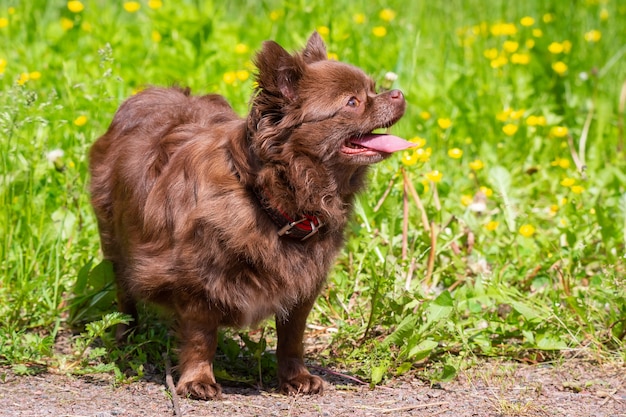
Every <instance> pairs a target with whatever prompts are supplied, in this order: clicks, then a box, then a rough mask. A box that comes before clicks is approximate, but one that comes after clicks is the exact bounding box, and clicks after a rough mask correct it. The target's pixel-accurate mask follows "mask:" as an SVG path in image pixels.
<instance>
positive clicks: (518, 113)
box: [511, 109, 526, 120]
mask: <svg viewBox="0 0 626 417" xmlns="http://www.w3.org/2000/svg"><path fill="white" fill-rule="evenodd" d="M524 113H526V109H519V110H512V111H511V119H513V120H519V119H521V118H522V117H523V116H524Z"/></svg>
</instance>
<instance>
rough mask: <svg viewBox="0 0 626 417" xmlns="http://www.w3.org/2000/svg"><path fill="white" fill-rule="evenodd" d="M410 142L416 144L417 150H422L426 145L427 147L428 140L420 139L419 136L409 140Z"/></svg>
mask: <svg viewBox="0 0 626 417" xmlns="http://www.w3.org/2000/svg"><path fill="white" fill-rule="evenodd" d="M409 142H412V143H414V144H415V147H416V148H421V147H423V146H424V145H426V139H424V138H420V137H419V136H415V137H413V138H411V139H409Z"/></svg>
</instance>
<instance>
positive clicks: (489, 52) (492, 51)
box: [483, 48, 499, 60]
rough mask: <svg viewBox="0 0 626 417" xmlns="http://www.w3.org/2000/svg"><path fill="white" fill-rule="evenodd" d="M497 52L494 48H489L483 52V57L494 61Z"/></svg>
mask: <svg viewBox="0 0 626 417" xmlns="http://www.w3.org/2000/svg"><path fill="white" fill-rule="evenodd" d="M498 55H499V52H498V50H497V49H496V48H489V49H485V50H484V51H483V56H484V57H485V58H487V59H489V60H494V59H496V58H497V57H498Z"/></svg>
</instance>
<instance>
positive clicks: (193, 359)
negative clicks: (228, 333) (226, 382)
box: [176, 306, 222, 400]
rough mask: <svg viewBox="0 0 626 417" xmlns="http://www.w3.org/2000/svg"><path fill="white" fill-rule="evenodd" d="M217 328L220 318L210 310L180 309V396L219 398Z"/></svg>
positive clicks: (178, 391) (178, 385)
mask: <svg viewBox="0 0 626 417" xmlns="http://www.w3.org/2000/svg"><path fill="white" fill-rule="evenodd" d="M181 310H182V311H181ZM218 324H219V319H218V316H217V315H216V313H214V312H211V311H210V309H200V308H198V306H194V307H189V306H187V307H186V308H184V309H179V323H178V330H179V337H180V355H179V358H180V360H179V365H178V367H179V369H180V379H179V380H178V384H177V385H176V392H177V393H178V395H181V396H189V397H192V398H196V399H200V400H213V399H218V398H220V396H221V393H222V388H221V387H220V385H219V384H218V383H217V382H216V381H215V375H214V374H213V359H214V358H215V350H216V349H217V330H218Z"/></svg>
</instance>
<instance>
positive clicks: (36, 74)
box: [28, 71, 41, 80]
mask: <svg viewBox="0 0 626 417" xmlns="http://www.w3.org/2000/svg"><path fill="white" fill-rule="evenodd" d="M28 78H29V79H31V80H38V79H40V78H41V72H39V71H33V72H29V73H28Z"/></svg>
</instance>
